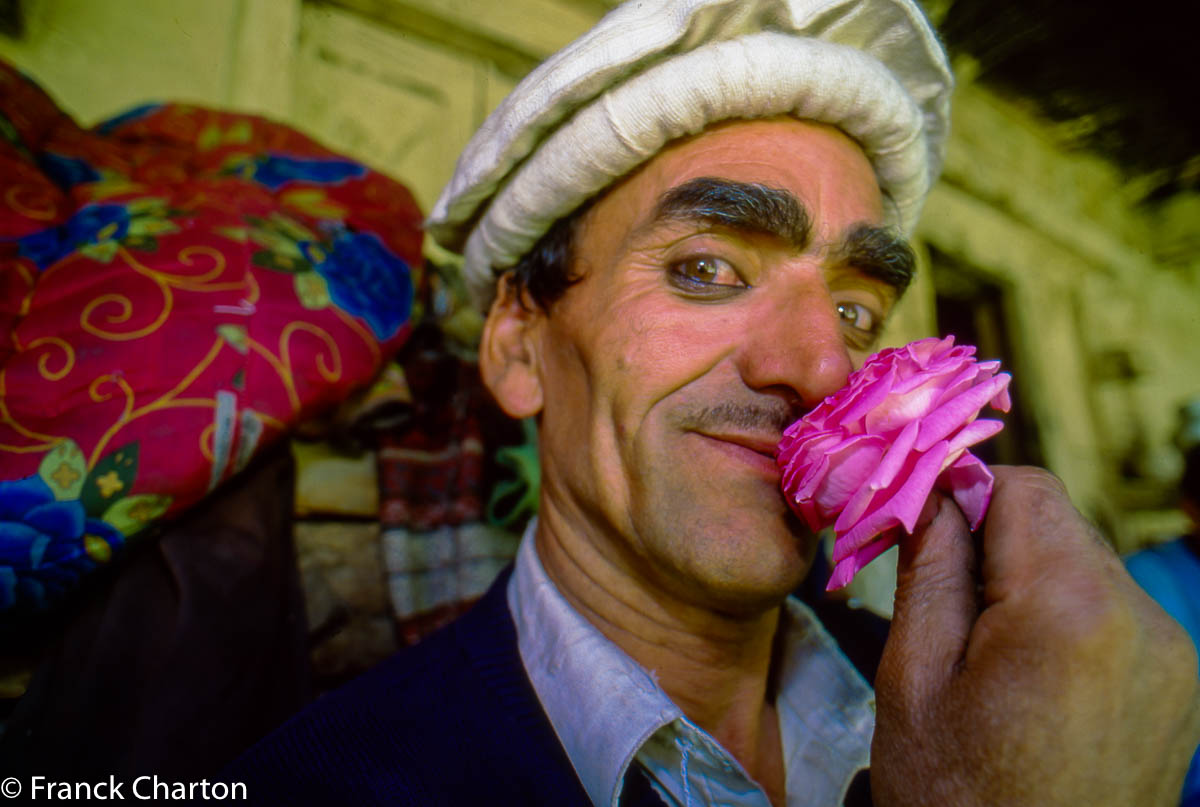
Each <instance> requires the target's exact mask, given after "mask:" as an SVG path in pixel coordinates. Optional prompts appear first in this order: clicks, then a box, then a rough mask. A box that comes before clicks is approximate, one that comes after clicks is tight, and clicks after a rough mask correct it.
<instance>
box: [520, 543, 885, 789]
mask: <svg viewBox="0 0 1200 807" xmlns="http://www.w3.org/2000/svg"><path fill="white" fill-rule="evenodd" d="M536 529H537V519H534V520H533V521H532V522H531V523H530V525H529V526H528V527H527V528H526V530H525V536H524V538H523V539H522V541H521V548H520V550H519V551H518V552H517V559H516V568H515V570H514V572H513V576H512V579H511V580H510V581H509V584H508V592H507V593H508V604H509V608H510V610H511V611H512V614H513V621H514V622H515V623H516V629H517V643H518V646H519V648H520V652H521V660H522V662H523V663H524V665H525V671H526V672H527V673H528V674H529V679H530V681H531V682H532V683H533V688H534V691H535V692H537V696H538V699H539V700H540V701H541V703H542V708H543V709H544V710H545V712H546V715H547V716H548V717H549V719H550V723H551V725H553V726H554V730H555V732H556V733H557V734H558V738H559V741H560V742H562V744H563V748H565V749H566V752H567V756H568V757H569V758H570V760H571V763H572V764H573V765H574V766H575V771H576V773H578V775H579V779H580V781H581V782H582V783H583V787H584V789H585V790H586V791H587V793H588V796H589V797H590V798H591V800H592V803H593V804H595V805H596V807H618V805H619V798H620V794H621V787H622V784H623V782H624V779H625V773H626V771H628V770H629V766H630V765H631V764H632V763H633V761H634V760H635V759H636V760H637V762H638V763H640V764H641V765H642V766H643V768H644V769H645V771H646V773H647V775H648V777H649V779H650V784H651V786H652V787H653V788H654V789H655V790H656V791H657V792H658V794H659V795H660V796H661V797H663V799H664V800H665V801H666V802H667V803H668V804H671V805H679V806H680V807H692V805H701V804H704V805H739V806H740V805H754V807H770V802H769V800H768V799H767V796H766V794H765V793H764V792H763V790H762V789H761V788H760V787H759V786H758V784H757V783H755V782H754V781H753V780H752V779H751V778H750V777H749V776H748V775H747V773H746V771H745V769H744V768H743V767H742V766H741V764H740V763H739V762H738V761H737V760H736V759H734V758H733V757H732V756H731V755H730V754H729V753H728V752H727V751H726V750H725V749H724V748H722V747H721V745H720V744H719V743H718V742H717V741H716V740H715V739H713V737H712V736H711V735H709V734H708V733H707V732H705V731H704V730H703V729H701V728H700V727H699V726H697V725H695V724H694V723H692V722H691V721H690V720H688V719H687V717H686V716H684V714H683V712H681V711H680V709H679V707H678V706H676V705H675V704H674V703H673V702H672V701H671V699H670V698H668V697H667V695H666V693H665V692H663V690H662V688H661V687H660V686H659V685H658V683H657V681H656V680H655V676H654V673H653V672H652V671H647V670H645V669H643V668H642V667H641V666H640V665H639V664H638V663H637V662H636V661H634V660H633V659H632V658H630V657H629V656H628V655H626V654H625V652H624V651H623V650H621V649H620V648H619V647H617V646H616V645H615V644H613V643H612V642H611V641H609V640H608V639H607V638H606V637H605V636H604V635H603V634H602V633H600V631H599V630H597V629H596V628H595V627H594V626H593V625H592V624H591V623H590V622H588V621H587V620H586V619H585V618H584V617H583V616H582V615H580V614H579V613H578V612H577V611H576V610H575V609H574V608H572V607H571V606H570V604H569V603H568V602H567V601H566V599H565V598H564V597H563V596H562V594H560V593H559V591H558V589H557V588H556V587H555V585H554V583H553V582H551V580H550V578H549V577H548V576H547V575H546V571H545V569H544V568H543V567H542V563H541V561H540V559H539V558H538V555H537V549H536V548H535V544H534V539H533V535H534V532H535V530H536ZM780 629H781V630H783V631H784V640H783V641H784V645H783V653H784V656H783V662H782V664H783V666H782V668H781V670H780V673H781V674H780V679H779V681H780V683H779V692H778V694H777V696H776V700H775V706H776V711H777V712H778V715H779V729H780V734H781V736H782V738H783V758H784V765H785V770H786V781H787V803H788V807H829V805H831V804H841V803H842V800H843V799H844V798H845V794H846V789H847V788H848V787H849V785H850V780H851V779H852V778H853V777H854V774H855V773H857V772H858V771H859V770H861V769H863V768H865V767H867V765H868V764H869V761H870V750H871V734H872V732H873V731H874V728H875V694H874V692H873V691H872V690H871V687H870V686H869V685H868V684H867V682H866V681H864V680H863V678H862V676H860V675H859V674H858V671H857V670H855V669H854V667H853V665H852V664H851V663H850V662H849V661H848V660H847V659H846V657H845V656H844V655H842V653H841V651H840V650H839V649H838V648H837V645H836V644H835V642H834V640H833V638H832V637H831V636H829V634H828V633H827V632H826V631H825V628H824V627H822V625H821V624H820V622H819V621H818V620H817V618H816V616H815V615H814V614H813V613H812V611H811V610H809V609H808V607H807V606H805V605H803V604H802V603H800V602H799V601H798V600H795V599H793V598H789V599H788V600H787V603H786V607H785V608H784V611H783V614H782V619H781V624H780Z"/></svg>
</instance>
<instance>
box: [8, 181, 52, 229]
mask: <svg viewBox="0 0 1200 807" xmlns="http://www.w3.org/2000/svg"><path fill="white" fill-rule="evenodd" d="M22 193H25V196H26V201H21V198H20V196H21V194H22ZM4 201H5V203H6V204H7V205H8V206H9V207H11V208H12V209H13V210H15V211H16V212H17V213H18V214H20V215H22V216H25V217H26V218H30V219H33V220H34V221H54V220H55V219H56V218H58V205H57V204H56V203H55V201H54V196H53V195H52V194H49V193H46V189H45V188H41V187H38V186H37V185H13V186H12V187H11V188H9V189H8V190H6V191H5V192H4ZM38 203H40V206H38V207H34V206H33V205H38Z"/></svg>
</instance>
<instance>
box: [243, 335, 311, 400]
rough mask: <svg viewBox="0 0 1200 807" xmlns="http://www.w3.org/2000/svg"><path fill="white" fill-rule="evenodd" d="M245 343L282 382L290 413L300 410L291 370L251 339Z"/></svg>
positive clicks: (298, 397)
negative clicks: (290, 409) (290, 408)
mask: <svg viewBox="0 0 1200 807" xmlns="http://www.w3.org/2000/svg"><path fill="white" fill-rule="evenodd" d="M246 345H247V346H249V348H250V349H251V350H253V351H254V352H255V353H257V354H258V355H259V356H261V357H262V358H263V359H264V360H265V361H266V362H267V364H269V365H271V367H272V369H274V370H275V373H276V374H277V375H278V376H279V380H280V381H282V382H283V389H284V392H286V393H287V396H288V404H289V405H290V406H291V407H292V414H293V415H294V414H296V413H297V412H299V411H300V396H299V395H297V394H296V382H295V381H293V380H292V371H291V369H290V368H288V367H285V366H284V365H283V363H282V362H280V361H279V359H278V358H277V357H276V356H275V354H274V353H272V352H271V351H269V350H267V349H266V348H265V347H263V346H262V345H260V344H259V343H258V342H256V341H254V340H253V339H249V338H248V339H246Z"/></svg>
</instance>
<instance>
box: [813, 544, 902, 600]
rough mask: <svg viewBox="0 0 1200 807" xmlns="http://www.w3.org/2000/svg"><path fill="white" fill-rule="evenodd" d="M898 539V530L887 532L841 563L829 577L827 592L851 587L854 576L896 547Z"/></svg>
mask: <svg viewBox="0 0 1200 807" xmlns="http://www.w3.org/2000/svg"><path fill="white" fill-rule="evenodd" d="M898 538H899V533H898V532H897V531H896V530H886V531H885V532H883V533H881V534H880V535H879V537H878V538H876V539H875V540H874V541H871V543H869V544H867V545H866V546H864V547H863V548H862V549H860V550H858V551H857V552H855V553H854V554H853V555H851V556H850V557H848V558H846V559H845V560H842V561H841V562H839V563H838V564H837V565H836V566H834V567H833V574H831V575H830V576H829V583H828V584H827V585H826V586H825V590H826V591H833V590H834V589H837V588H844V587H845V586H847V585H849V584H850V581H851V580H853V579H854V575H856V574H858V573H859V571H860V570H861V569H862V568H863V567H864V566H866V565H867V564H868V563H870V562H871V561H873V560H875V558H877V557H879V556H880V555H882V554H883V553H884V552H886V551H888V550H889V549H891V548H892V547H893V546H895V545H896V543H897V539H898Z"/></svg>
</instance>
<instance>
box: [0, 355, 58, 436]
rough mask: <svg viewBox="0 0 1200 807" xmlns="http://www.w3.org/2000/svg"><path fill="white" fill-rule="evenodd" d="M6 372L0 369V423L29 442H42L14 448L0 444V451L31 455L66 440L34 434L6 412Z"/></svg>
mask: <svg viewBox="0 0 1200 807" xmlns="http://www.w3.org/2000/svg"><path fill="white" fill-rule="evenodd" d="M7 372H8V368H6V367H0V423H3V424H5V425H7V426H10V427H11V428H12V430H13V431H15V432H16V433H17V434H19V435H21V436H22V437H28V438H29V439H30V440H41V441H42V442H41V443H39V444H38V445H33V446H15V445H9V444H7V443H0V449H3V450H4V451H11V452H13V453H14V454H32V453H34V452H37V451H49V450H50V449H52V448H54V446H56V445H58V444H59V443H60V442H62V441H63V440H64V439H66V438H64V437H55V436H53V435H50V434H42V433H40V432H35V431H34V430H33V429H27V428H25V427H24V426H22V425H21V424H20V423H18V422H17V419H16V418H14V417H13V416H12V414H11V413H10V412H9V411H8V406H7V405H6V404H5V401H7V400H8V396H7V394H6V393H5V383H6V382H5V378H4V376H5V373H7Z"/></svg>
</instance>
